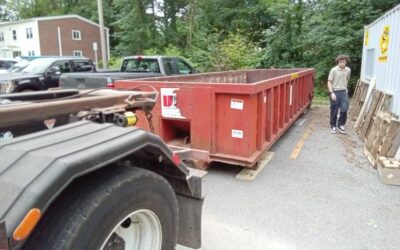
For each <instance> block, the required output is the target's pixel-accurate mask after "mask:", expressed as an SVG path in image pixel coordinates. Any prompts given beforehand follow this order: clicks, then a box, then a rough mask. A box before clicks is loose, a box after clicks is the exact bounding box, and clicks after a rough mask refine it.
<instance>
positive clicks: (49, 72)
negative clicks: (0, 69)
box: [0, 57, 94, 94]
mask: <svg viewBox="0 0 400 250" xmlns="http://www.w3.org/2000/svg"><path fill="white" fill-rule="evenodd" d="M93 69H94V65H93V62H92V61H91V60H90V59H87V58H77V57H51V58H38V59H35V60H33V61H31V62H29V63H28V64H27V65H25V66H24V67H23V68H22V70H20V71H19V70H17V72H15V73H10V74H6V75H0V93H2V94H7V93H15V92H22V91H35V90H46V89H49V88H56V87H58V85H59V80H60V75H61V74H62V73H68V72H87V71H92V70H93Z"/></svg>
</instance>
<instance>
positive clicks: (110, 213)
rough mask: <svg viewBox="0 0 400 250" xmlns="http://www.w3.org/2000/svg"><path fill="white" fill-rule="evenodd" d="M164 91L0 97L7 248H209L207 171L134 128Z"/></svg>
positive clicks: (3, 241) (2, 219) (0, 244)
mask: <svg viewBox="0 0 400 250" xmlns="http://www.w3.org/2000/svg"><path fill="white" fill-rule="evenodd" d="M157 98H158V93H157V92H156V91H154V90H151V91H119V90H111V89H100V90H94V91H93V90H92V91H87V90H86V91H84V90H77V89H70V90H52V91H37V92H27V93H25V92H24V93H16V94H7V95H0V162H1V165H0V186H1V188H0V199H1V202H0V249H5V250H9V249H141V250H153V249H163V250H164V249H167V250H168V249H174V248H175V245H176V244H177V243H178V244H181V245H184V246H187V247H191V248H199V247H200V246H201V213H202V204H203V200H204V195H203V192H202V178H203V176H204V174H205V172H204V171H200V170H197V169H192V168H188V167H187V165H186V164H185V157H188V154H187V151H185V152H183V153H182V152H181V151H179V150H175V151H173V150H171V148H169V147H168V146H167V145H166V144H165V143H164V142H163V141H162V140H161V139H160V137H158V136H157V135H155V134H153V133H151V132H146V131H144V130H142V129H140V128H138V127H135V126H134V125H135V124H136V122H137V116H136V115H135V114H136V112H137V111H138V110H141V111H143V112H145V113H146V114H147V115H146V119H147V121H148V122H149V125H150V126H152V109H153V107H154V104H155V102H156V99H157Z"/></svg>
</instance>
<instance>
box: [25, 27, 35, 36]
mask: <svg viewBox="0 0 400 250" xmlns="http://www.w3.org/2000/svg"><path fill="white" fill-rule="evenodd" d="M32 37H33V33H32V28H26V39H32Z"/></svg>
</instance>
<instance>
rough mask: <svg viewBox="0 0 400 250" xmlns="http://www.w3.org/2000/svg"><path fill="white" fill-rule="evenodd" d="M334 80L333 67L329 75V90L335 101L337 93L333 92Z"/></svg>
mask: <svg viewBox="0 0 400 250" xmlns="http://www.w3.org/2000/svg"><path fill="white" fill-rule="evenodd" d="M332 81H333V69H331V71H330V72H329V76H328V90H329V96H330V97H331V98H332V100H334V101H335V100H336V95H335V93H333V88H332Z"/></svg>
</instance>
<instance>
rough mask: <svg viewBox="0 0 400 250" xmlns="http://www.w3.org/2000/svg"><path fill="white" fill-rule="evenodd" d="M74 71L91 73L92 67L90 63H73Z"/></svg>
mask: <svg viewBox="0 0 400 250" xmlns="http://www.w3.org/2000/svg"><path fill="white" fill-rule="evenodd" d="M74 65H75V71H77V72H85V71H92V69H93V65H92V63H91V62H90V61H74Z"/></svg>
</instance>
